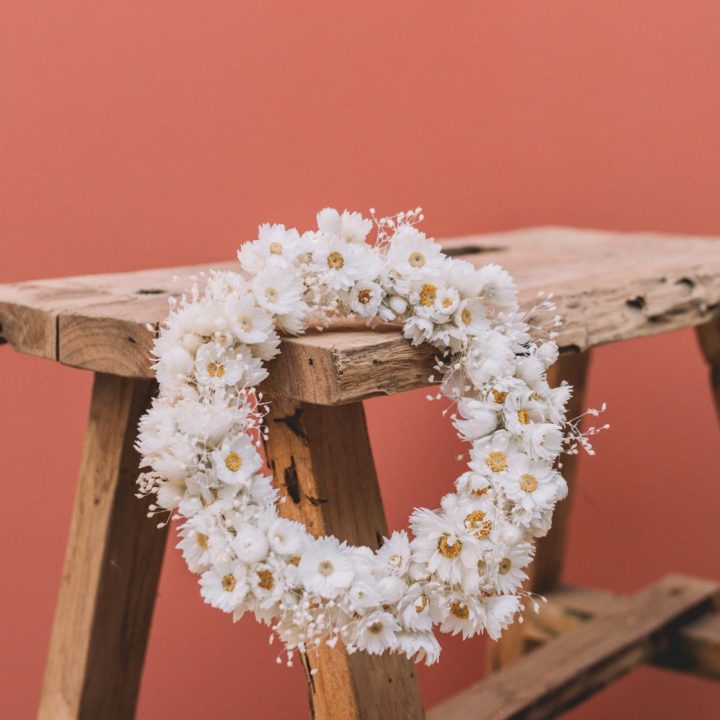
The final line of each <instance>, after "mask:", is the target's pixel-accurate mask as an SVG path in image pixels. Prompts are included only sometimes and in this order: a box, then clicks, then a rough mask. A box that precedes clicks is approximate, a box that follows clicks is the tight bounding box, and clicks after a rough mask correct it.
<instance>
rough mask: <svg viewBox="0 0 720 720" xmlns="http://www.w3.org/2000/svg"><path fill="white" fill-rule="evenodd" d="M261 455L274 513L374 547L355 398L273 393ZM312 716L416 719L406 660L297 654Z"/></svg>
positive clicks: (371, 479)
mask: <svg viewBox="0 0 720 720" xmlns="http://www.w3.org/2000/svg"><path fill="white" fill-rule="evenodd" d="M268 424H269V426H270V429H271V432H270V438H269V440H268V441H267V446H266V455H267V458H268V461H269V463H270V465H271V467H272V470H273V475H274V477H275V482H276V485H277V487H278V489H279V490H280V494H281V498H283V499H282V500H281V503H280V504H279V506H278V507H279V509H280V513H281V514H282V515H283V516H285V517H288V518H291V519H293V520H298V521H300V522H303V523H304V524H305V526H306V527H307V528H308V530H309V531H310V532H311V533H312V534H313V535H316V536H318V535H329V534H333V535H335V536H336V537H338V538H339V539H340V540H347V541H349V542H351V543H353V544H357V545H368V546H370V547H372V548H377V547H378V546H379V545H380V543H381V541H382V539H383V537H384V536H386V535H387V524H386V521H385V513H384V510H383V506H382V499H381V497H380V489H379V487H378V483H377V477H376V475H375V466H374V463H373V459H372V452H371V449H370V441H369V439H368V434H367V429H366V426H365V414H364V412H363V407H362V403H352V404H349V405H342V406H339V407H323V406H320V405H310V404H306V403H299V402H297V401H293V400H290V399H287V398H281V399H278V400H277V401H275V402H274V403H273V404H272V410H271V414H270V415H269V418H268ZM305 662H306V667H307V669H311V668H317V669H318V673H317V674H316V675H310V674H308V696H309V700H310V707H311V715H312V717H313V719H314V720H340V719H342V720H377V718H393V720H421V718H423V716H424V715H423V709H422V702H421V698H420V692H419V689H418V685H417V680H416V678H415V666H414V664H413V663H411V662H409V661H408V660H406V659H404V658H402V657H401V656H399V655H383V656H372V655H367V654H366V653H355V654H354V655H348V654H347V653H346V652H345V651H344V649H343V648H342V647H341V646H340V645H338V646H336V647H335V648H332V649H330V648H327V647H324V648H322V649H321V650H320V652H319V653H311V654H310V655H309V656H308V657H306V658H305Z"/></svg>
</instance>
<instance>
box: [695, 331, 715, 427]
mask: <svg viewBox="0 0 720 720" xmlns="http://www.w3.org/2000/svg"><path fill="white" fill-rule="evenodd" d="M696 330H697V337H698V341H699V342H700V349H701V350H702V353H703V355H704V356H705V360H706V362H707V364H708V365H709V366H710V387H711V388H712V393H713V400H714V401H715V412H716V413H717V417H718V420H720V319H718V318H714V319H713V320H711V321H710V322H709V323H705V324H704V325H699V326H698V327H697V329H696Z"/></svg>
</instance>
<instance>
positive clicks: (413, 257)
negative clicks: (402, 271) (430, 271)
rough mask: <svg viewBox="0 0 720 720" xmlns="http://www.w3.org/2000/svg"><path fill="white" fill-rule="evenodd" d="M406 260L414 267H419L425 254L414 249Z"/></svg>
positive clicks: (423, 261) (423, 262)
mask: <svg viewBox="0 0 720 720" xmlns="http://www.w3.org/2000/svg"><path fill="white" fill-rule="evenodd" d="M408 262H409V263H410V265H411V266H412V267H414V268H421V267H422V266H423V265H424V264H425V256H424V255H423V254H422V253H421V252H420V251H419V250H415V252H411V253H410V255H409V256H408Z"/></svg>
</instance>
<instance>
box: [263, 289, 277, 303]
mask: <svg viewBox="0 0 720 720" xmlns="http://www.w3.org/2000/svg"><path fill="white" fill-rule="evenodd" d="M265 299H266V300H268V301H269V302H275V301H276V300H277V299H278V291H277V290H276V289H275V288H274V287H266V288H265Z"/></svg>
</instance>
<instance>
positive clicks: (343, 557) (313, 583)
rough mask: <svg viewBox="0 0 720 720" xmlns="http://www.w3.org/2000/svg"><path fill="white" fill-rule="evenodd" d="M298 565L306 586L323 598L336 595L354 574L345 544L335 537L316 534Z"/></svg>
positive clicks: (349, 581)
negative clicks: (316, 536)
mask: <svg viewBox="0 0 720 720" xmlns="http://www.w3.org/2000/svg"><path fill="white" fill-rule="evenodd" d="M298 569H299V571H300V577H301V578H302V582H303V584H304V585H305V587H306V588H307V590H308V591H309V592H311V593H315V594H317V595H320V596H322V597H324V598H335V597H337V596H338V595H339V594H340V592H341V591H342V590H344V589H345V588H348V587H350V585H351V584H352V581H353V577H354V573H353V567H352V563H351V561H350V559H349V558H348V556H347V553H346V550H345V545H341V544H340V541H339V540H337V539H336V538H334V537H322V538H317V539H316V540H315V541H314V542H313V543H311V544H310V545H309V546H308V547H306V548H305V551H304V552H303V555H302V558H301V560H300V564H299V565H298Z"/></svg>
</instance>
